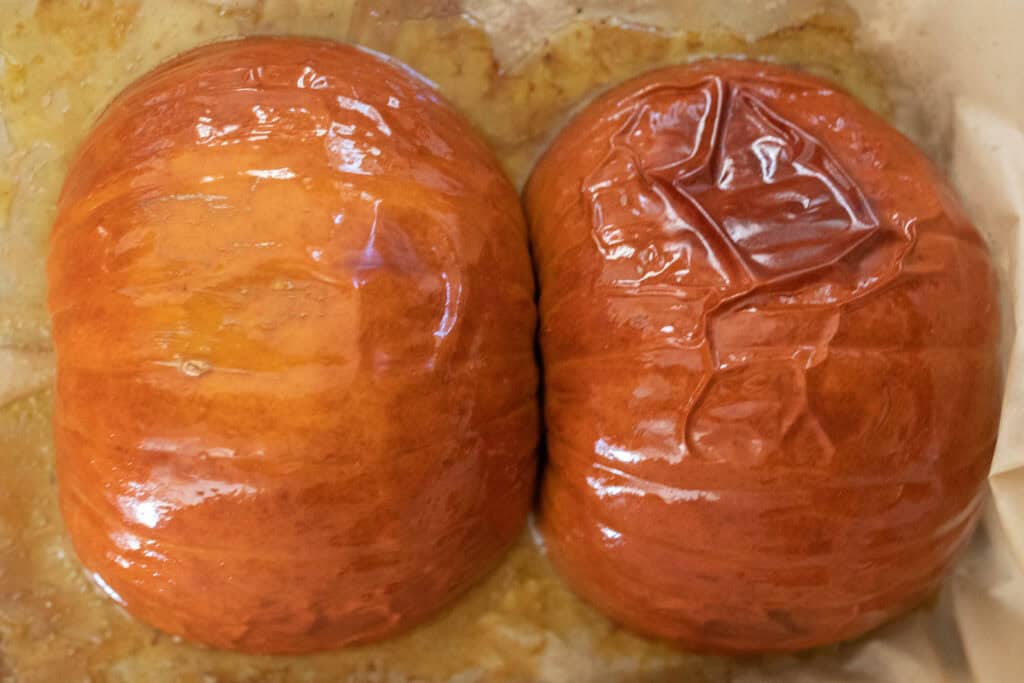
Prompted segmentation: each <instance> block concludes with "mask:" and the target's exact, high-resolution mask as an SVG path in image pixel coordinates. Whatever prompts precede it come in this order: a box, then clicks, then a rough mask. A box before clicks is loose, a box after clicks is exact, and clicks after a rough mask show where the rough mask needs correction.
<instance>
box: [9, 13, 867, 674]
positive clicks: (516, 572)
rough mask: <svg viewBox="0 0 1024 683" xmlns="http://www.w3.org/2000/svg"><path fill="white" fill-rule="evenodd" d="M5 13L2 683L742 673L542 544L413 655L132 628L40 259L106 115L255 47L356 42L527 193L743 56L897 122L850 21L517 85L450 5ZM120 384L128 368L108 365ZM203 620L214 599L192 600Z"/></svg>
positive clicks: (562, 55) (587, 38)
mask: <svg viewBox="0 0 1024 683" xmlns="http://www.w3.org/2000/svg"><path fill="white" fill-rule="evenodd" d="M434 4H436V5H437V6H438V7H437V8H436V9H434V10H432V11H430V12H427V11H425V10H424V9H423V7H422V4H421V3H414V2H402V1H401V0H396V1H394V2H376V3H370V2H366V3H361V2H352V1H345V0H334V1H330V0H302V1H301V2H285V0H262V1H261V0H255V1H252V0H234V1H232V2H222V3H219V4H218V3H215V2H200V1H199V0H195V1H191V2H185V1H182V2H173V3H172V2H165V1H163V0H92V1H89V0H75V1H74V2H63V1H59V0H38V2H33V1H32V0H26V1H21V0H6V2H5V3H4V5H3V8H2V9H0V235H2V237H0V373H3V372H6V370H4V368H10V373H9V374H10V378H0V490H2V493H0V681H6V680H16V681H25V682H29V681H67V682H69V683H70V682H72V681H76V682H77V681H131V682H142V681H182V682H188V681H196V682H202V683H213V682H216V681H278V682H284V681H368V682H369V681H388V682H391V681H407V680H409V681H442V680H453V681H460V682H462V683H468V682H470V681H538V680H539V681H629V680H635V681H661V680H663V681H682V680H685V681H718V680H725V679H727V678H728V676H729V670H730V668H731V666H732V665H731V664H730V663H729V662H728V661H726V660H723V659H719V658H713V657H699V656H695V655H690V654H686V653H682V652H679V651H676V650H673V649H671V648H669V647H667V646H665V645H662V644H659V643H656V642H653V641H649V640H646V639H643V638H640V637H637V636H634V635H631V634H630V633H628V632H625V631H623V630H621V629H620V628H618V627H616V626H615V625H613V624H612V623H610V622H609V621H608V620H606V619H605V618H603V617H602V616H600V615H599V614H598V613H597V612H595V611H594V610H593V609H592V608H590V607H589V606H588V605H586V604H585V603H583V602H582V601H581V600H579V599H578V598H577V597H575V596H574V595H573V594H572V593H571V592H570V591H569V590H568V588H567V587H566V586H565V585H564V584H563V583H562V582H561V581H560V580H559V578H558V577H557V576H556V575H555V574H554V573H553V571H552V570H551V568H550V567H549V566H548V564H547V562H546V560H545V559H544V558H543V555H542V554H541V552H540V551H539V550H538V548H537V547H536V545H535V544H534V541H533V538H532V536H531V535H530V534H529V533H524V535H523V537H522V539H521V541H520V543H519V544H518V545H517V546H516V547H515V548H514V549H513V551H512V552H511V553H510V554H509V556H508V558H507V560H506V561H505V562H504V564H503V565H502V566H501V567H500V568H499V569H498V570H497V571H495V572H494V573H493V574H491V575H490V576H489V577H488V578H487V579H486V580H485V581H484V582H482V583H481V584H480V585H479V586H477V587H476V588H475V589H474V590H472V591H471V592H470V593H469V594H468V595H467V596H466V597H464V598H463V599H461V600H460V601H458V603H457V604H455V605H454V606H453V607H452V608H451V609H449V610H447V611H446V612H445V613H444V614H442V615H441V616H439V617H437V618H435V619H434V620H432V621H431V622H429V623H427V624H426V625H424V626H422V627H419V628H417V629H415V630H414V631H412V632H410V633H407V634H405V635H403V636H400V637H398V638H395V639H393V640H389V641H386V642H382V643H379V644H376V645H372V646H366V647H359V648H355V649H350V650H346V651H341V652H336V653H328V654H322V655H316V656H306V657H256V656H246V655H238V654H233V653H225V652H215V651H211V650H206V649H203V648H200V647H197V646H194V645H191V644H188V643H185V642H181V641H178V640H175V639H173V638H170V637H168V636H165V635H163V634H161V633H159V632H157V631H155V630H153V629H151V628H149V627H147V626H145V625H143V624H141V623H138V622H136V621H134V620H132V619H131V618H130V617H128V616H127V615H126V614H124V613H123V612H122V611H120V610H119V609H118V608H117V607H116V606H115V604H114V603H113V602H112V601H110V600H109V599H108V598H106V597H105V596H104V595H103V594H101V593H100V592H99V591H98V590H97V589H96V588H95V587H94V586H93V585H92V583H91V582H90V581H88V580H87V579H86V578H85V576H84V575H83V574H82V572H81V571H80V568H79V566H78V565H77V562H76V560H75V558H74V555H73V553H72V552H71V550H70V547H69V545H68V544H67V542H66V540H65V538H64V536H63V532H62V524H61V520H60V516H59V513H58V511H57V506H56V490H55V478H54V471H53V447H52V442H51V436H50V415H51V407H52V401H53V394H52V392H51V390H50V389H49V384H50V378H51V369H50V365H51V363H50V356H49V353H50V351H49V349H50V346H51V345H50V340H49V333H48V322H47V314H46V310H45V305H44V297H45V280H44V269H43V263H44V259H45V253H46V238H47V234H48V232H49V229H50V224H51V222H52V220H53V213H54V205H55V201H56V197H57V193H58V192H59V190H60V185H61V183H62V181H63V176H64V172H65V168H66V166H67V163H68V161H69V159H70V155H71V154H73V152H74V150H75V147H76V145H77V144H78V143H79V141H80V140H81V139H82V138H83V137H84V136H85V134H86V132H87V131H88V130H89V127H90V126H91V125H92V122H93V121H94V120H95V118H96V117H97V115H98V114H99V112H100V111H101V110H102V108H103V107H104V106H105V104H106V103H107V102H108V101H109V100H110V99H111V98H112V97H113V96H114V95H116V94H117V92H119V91H120V90H121V89H122V88H123V87H124V86H125V85H127V84H128V83H129V82H131V81H132V80H133V79H135V78H137V77H138V76H140V75H141V74H143V73H145V72H146V71H147V70H148V69H150V68H152V67H154V66H155V65H156V64H158V63H160V62H161V61H163V60H165V59H167V58H169V57H170V56H172V55H174V54H176V53H179V52H181V51H183V50H186V49H188V48H191V47H194V46H196V45H199V44H202V43H207V42H211V41H215V40H218V39H223V38H227V37H232V36H238V35H242V34H249V33H275V34H283V33H297V34H308V35H318V36H323V37H330V38H335V39H338V40H346V41H354V42H358V43H362V44H364V45H367V46H368V47H371V48H374V49H377V50H380V51H382V52H385V53H388V54H391V55H393V56H395V57H397V58H398V59H400V60H402V61H404V62H406V63H408V64H409V65H410V66H412V67H413V68H414V69H416V70H418V71H420V72H421V73H423V74H424V75H426V76H427V77H428V78H430V79H432V80H433V81H434V82H435V83H436V84H437V85H438V87H439V88H440V90H441V91H442V92H443V93H444V94H445V95H446V96H447V97H448V98H449V99H450V100H451V101H452V102H454V104H455V105H456V106H457V107H458V108H459V109H461V110H462V111H463V112H464V113H465V114H466V115H467V116H468V117H469V118H470V119H471V120H472V121H473V123H474V124H475V125H476V126H477V127H478V128H479V129H480V130H481V131H482V132H483V134H484V135H485V136H486V138H487V139H488V140H489V141H490V143H491V144H492V145H493V147H494V149H495V150H496V151H497V152H498V154H499V155H500V157H501V159H502V161H503V162H504V164H505V167H506V169H507V170H508V172H509V174H510V175H511V176H512V177H513V178H514V179H515V180H516V182H517V183H521V182H522V181H523V180H524V179H525V177H526V175H527V174H528V173H529V170H530V167H531V165H532V164H533V161H534V160H535V159H536V157H537V155H538V154H539V152H540V151H541V150H542V148H543V145H544V143H545V141H546V140H547V139H548V138H549V137H550V136H551V135H553V134H554V133H555V132H557V129H558V128H559V126H560V125H561V124H562V122H564V120H565V119H566V117H567V115H569V114H570V113H571V112H572V111H573V110H574V109H575V108H576V107H578V106H579V105H580V103H581V102H583V101H585V100H586V99H587V98H588V97H590V96H592V95H593V94H595V93H596V92H599V91H600V90H602V89H604V88H606V87H608V86H609V85H611V84H613V83H615V82H618V81H621V80H623V79H625V78H628V77H630V76H632V75H635V74H637V73H640V72H642V71H645V70H647V69H649V68H652V67H654V66H658V65H663V64H668V63H677V62H681V61H687V60H690V59H693V58H696V57H699V56H702V55H712V54H745V55H751V56H757V57H763V58H769V59H774V60H777V61H781V62H784V63H790V64H797V65H799V66H801V67H803V68H806V69H808V70H811V71H813V72H816V73H818V74H820V75H824V76H826V77H828V78H831V79H833V80H835V81H837V82H839V83H840V84H841V85H843V86H844V87H845V88H846V89H847V90H849V91H851V92H853V93H854V94H856V95H858V96H859V97H860V98H861V99H863V100H864V101H865V102H867V103H868V105H869V106H871V107H873V108H875V109H877V110H880V111H882V112H883V113H885V112H886V110H887V107H886V100H885V97H884V92H883V89H882V86H881V84H880V81H879V79H878V77H877V75H876V74H875V72H874V71H873V69H872V66H871V64H870V62H869V61H868V60H867V59H865V58H864V57H863V56H861V55H860V54H859V53H858V52H857V50H856V49H855V47H854V42H853V38H852V35H853V30H854V28H855V26H854V24H853V20H852V19H851V16H850V15H849V14H847V13H843V12H840V13H832V14H822V15H816V16H814V17H812V18H810V19H808V20H806V21H804V22H803V23H800V24H799V25H792V26H789V27H787V28H784V29H781V30H778V31H776V32H773V33H768V34H767V35H763V36H762V37H760V38H759V39H757V40H755V41H753V42H748V41H747V40H746V39H744V38H742V37H740V36H737V35H733V34H730V33H728V32H725V31H722V30H717V31H716V30H701V31H693V30H686V29H685V28H679V29H676V30H655V29H651V28H646V27H641V26H632V25H628V24H623V23H618V22H613V21H607V20H593V19H590V18H588V17H587V16H586V14H585V13H581V14H580V16H579V18H577V19H575V20H572V21H570V22H569V23H568V25H567V26H566V27H565V28H564V29H562V30H561V31H559V32H558V33H556V34H553V35H552V36H551V37H549V38H548V39H547V40H545V41H544V42H543V44H541V45H540V47H539V48H538V49H537V50H534V51H533V52H532V53H531V54H530V55H529V56H528V57H526V58H525V59H524V60H522V61H519V62H517V63H516V64H514V65H512V66H509V65H504V66H503V65H502V63H500V62H499V61H498V59H497V58H496V56H495V53H494V51H493V50H492V45H491V42H490V39H489V37H488V35H487V33H485V31H483V30H482V29H481V27H480V26H479V25H478V24H477V23H475V22H474V21H473V20H471V19H469V18H467V17H465V16H463V15H461V14H459V13H458V12H457V11H456V9H457V8H453V4H454V3H444V2H441V3H434ZM111 362H112V363H113V362H116V359H111ZM197 599H202V596H197Z"/></svg>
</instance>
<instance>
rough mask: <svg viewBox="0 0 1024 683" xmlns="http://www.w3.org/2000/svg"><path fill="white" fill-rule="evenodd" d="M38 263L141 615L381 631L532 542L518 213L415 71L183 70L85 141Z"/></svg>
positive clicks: (529, 295) (311, 642)
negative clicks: (527, 526)
mask: <svg viewBox="0 0 1024 683" xmlns="http://www.w3.org/2000/svg"><path fill="white" fill-rule="evenodd" d="M48 268H49V281H50V288H51V289H50V308H51V311H52V316H53V332H54V340H55V344H56V348H57V355H58V380H57V414H56V418H55V423H56V424H55V430H56V444H57V459H58V462H57V465H58V474H59V486H60V501H61V506H62V510H63V514H64V518H65V521H66V524H67V528H68V531H69V533H70V535H71V539H72V541H73V543H74V547H75V549H76V551H77V553H78V555H79V557H80V558H81V560H82V562H83V563H84V565H85V566H86V568H87V569H88V570H89V571H90V572H92V573H93V574H94V575H95V576H96V577H97V579H98V580H99V581H100V583H101V584H102V585H104V586H105V587H106V588H107V590H108V592H109V593H111V594H112V595H113V596H115V597H116V598H117V599H118V600H119V601H120V602H121V603H122V604H123V605H124V606H125V607H126V608H127V609H128V611H129V612H131V613H132V614H134V615H136V616H137V617H139V618H140V619H142V620H144V621H146V622H149V623H150V624H153V625H155V626H157V627H159V628H161V629H163V630H165V631H168V632H170V633H173V634H179V635H181V636H184V637H185V638H188V639H191V640H194V641H198V642H201V643H206V644H209V645H211V646H214V647H218V648H228V649H236V650H242V651H248V652H257V653H297V652H308V651H314V650H321V649H325V648H333V647H338V646H342V645H346V644H349V643H355V642H362V641H368V640H373V639H377V638H381V637H383V636H386V635H388V634H391V633H394V632H396V631H399V630H400V629H403V628H406V627H408V626H410V625H413V624H415V623H417V622H420V621H422V620H423V619H425V618H426V617H427V616H428V615H430V614H432V613H433V612H435V611H437V610H438V609H439V608H440V607H442V606H443V605H445V604H446V603H449V602H450V601H451V600H452V599H453V597H454V596H455V595H456V594H457V593H459V592H460V591H462V590H464V589H465V588H467V587H468V586H469V585H470V584H472V583H473V582H474V581H475V580H477V579H478V578H479V577H481V575H483V574H484V573H485V572H486V571H488V569H489V568H491V567H492V566H493V565H494V564H495V563H496V562H497V561H498V559H499V558H500V556H501V555H502V553H503V551H504V550H505V549H506V548H507V547H508V546H509V544H510V543H511V542H512V541H513V540H514V538H515V537H516V535H517V533H518V532H519V530H520V529H521V527H522V524H523V523H524V520H525V517H526V514H527V511H528V508H529V506H530V501H531V488H532V485H533V480H534V469H535V448H536V441H537V437H538V409H537V406H536V383H537V371H536V368H535V362H534V357H533V333H534V328H535V311H534V304H533V276H532V272H531V267H530V262H529V254H528V247H527V241H526V228H525V225H524V222H523V218H522V212H521V209H520V207H519V203H518V198H517V195H516V192H515V189H514V188H513V187H512V185H511V184H510V183H509V181H508V180H507V179H506V177H505V176H504V175H503V173H502V171H501V170H500V168H499V166H498V164H497V162H496V161H495V159H494V158H493V156H492V155H491V153H490V152H489V151H488V149H487V148H486V147H485V145H484V144H483V143H482V142H481V140H480V139H479V138H478V137H477V135H476V134H475V133H474V131H473V130H472V129H471V127H470V125H469V124H468V123H467V122H466V121H465V120H464V119H463V118H462V117H461V116H459V115H458V114H457V113H456V112H454V111H453V110H452V108H451V107H450V106H449V105H448V104H447V103H445V102H444V101H442V100H441V98H440V97H439V95H438V94H437V93H436V92H435V91H434V90H433V89H432V88H431V87H430V86H429V85H428V84H426V83H425V82H424V81H422V80H421V79H420V78H418V77H417V76H415V75H414V74H412V73H411V72H408V71H407V70H405V69H404V68H402V67H399V66H396V65H395V64H393V63H390V62H388V61H385V60H384V59H382V58H379V57H377V56H374V55H373V54H370V53H368V52H366V51H362V50H359V49H356V48H353V47H348V46H342V45H337V44H333V43H329V42H322V41H315V40H304V39H284V38H278V39H273V38H261V39H248V40H240V41H234V42H228V43H222V44H217V45H213V46H208V47H204V48H200V49H198V50H195V51H193V52H190V53H188V54H186V55H183V56H181V57H179V58H177V59H175V60H173V61H171V62H169V63H167V64H164V65H163V66H161V67H159V68H157V69H156V70H155V71H153V72H152V73H150V74H148V75H147V76H145V77H144V78H143V79H142V80H140V81H138V82H137V83H135V84H134V85H132V86H131V87H129V88H128V89H127V90H126V91H125V92H124V93H122V94H121V95H120V96H119V97H118V98H117V99H116V100H115V101H114V103H113V104H112V105H111V106H110V107H109V109H108V110H107V111H106V113H105V114H104V115H103V117H102V119H101V120H100V121H99V123H98V124H97V126H96V127H95V129H94V130H93V131H92V133H91V134H90V136H89V137H88V139H87V140H86V141H85V143H84V145H83V146H82V148H81V150H80V153H79V155H78V157H77V159H76V160H75V161H74V163H73V164H72V166H71V169H70V171H69V174H68V178H67V182H66V184H65V187H64V191H63V194H62V196H61V198H60V206H59V216H58V219H57V221H56V225H55V227H54V230H53V234H52V247H51V254H50V258H49V263H48Z"/></svg>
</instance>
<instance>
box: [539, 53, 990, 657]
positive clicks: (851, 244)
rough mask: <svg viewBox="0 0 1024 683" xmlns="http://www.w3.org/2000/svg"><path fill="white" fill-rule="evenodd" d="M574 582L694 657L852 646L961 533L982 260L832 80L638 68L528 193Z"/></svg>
mask: <svg viewBox="0 0 1024 683" xmlns="http://www.w3.org/2000/svg"><path fill="white" fill-rule="evenodd" d="M526 202H527V210H528V215H529V218H530V221H531V232H532V237H533V248H534V252H535V255H536V258H537V269H538V275H539V279H540V287H541V342H542V351H543V367H544V376H545V387H546V391H545V396H546V398H545V401H546V406H545V411H546V425H547V429H548V443H549V450H550V461H549V462H550V465H549V471H548V473H547V475H546V477H545V482H544V491H543V495H542V510H541V514H542V527H543V529H544V533H545V536H546V538H547V543H548V547H549V549H550V552H551V555H552V558H553V560H554V561H555V563H556V566H558V567H559V568H560V569H561V570H562V571H563V573H564V574H565V575H566V576H567V577H568V578H569V580H570V582H571V583H572V584H573V585H574V587H575V588H576V589H577V590H578V591H579V592H580V593H582V594H583V595H584V596H585V597H587V598H589V599H590V600H591V601H593V602H594V603H595V604H597V605H598V606H599V607H601V608H602V609H604V610H605V611H606V612H607V613H609V614H610V615H611V616H613V617H615V618H617V619H619V620H620V621H622V622H624V623H626V624H627V625H629V626H632V627H634V628H636V629H637V630H640V631H641V632H644V633H648V634H653V635H657V636H661V637H665V638H669V639H673V640H677V641H680V642H682V643H684V644H686V645H688V646H693V647H697V648H700V649H710V650H722V651H740V652H750V651H770V650H793V649H800V648H804V647H810V646H813V645H819V644H823V643H828V642H834V641H838V640H842V639H846V638H850V637H854V636H856V635H859V634H860V633H863V632H864V631H866V630H868V629H870V628H872V627H874V626H877V625H878V624H880V623H882V622H883V621H885V620H887V619H889V618H891V617H893V616H896V615H897V614H899V613H902V612H903V611H905V610H906V609H908V608H909V607H911V606H912V605H914V604H916V603H917V602H920V600H922V599H923V598H924V597H925V596H926V595H928V594H929V593H930V592H931V591H932V590H934V589H935V587H936V586H937V585H938V582H939V579H940V578H941V575H942V573H943V571H944V569H945V568H946V567H947V566H948V563H949V561H950V559H951V557H952V556H953V554H954V553H955V552H956V551H957V550H958V549H959V548H960V547H961V545H962V543H963V542H964V540H965V539H966V538H967V535H968V533H969V532H970V530H971V529H972V528H973V525H974V522H975V521H976V518H977V513H978V511H979V509H980V500H981V498H980V493H981V486H982V482H983V480H984V477H985V474H986V473H987V471H988V465H989V462H990V460H991V455H992V448H993V445H994V440H995V433H996V425H997V420H998V414H999V408H998V405H999V404H998V398H999V395H1000V379H999V370H998V359H997V344H998V338H999V329H998V313H997V303H996V289H995V284H994V274H993V271H992V267H991V264H990V261H989V256H988V253H987V250H986V248H985V245H984V243H983V242H982V240H981V238H980V236H979V235H978V233H977V232H976V231H975V230H974V228H973V227H972V226H971V225H970V224H969V223H968V222H967V220H966V219H965V218H964V216H963V214H962V212H961V210H960V209H959V207H958V206H957V203H956V200H955V199H954V198H953V197H952V195H951V193H950V191H949V190H948V188H947V186H946V185H945V182H944V181H943V180H941V179H940V178H939V177H938V176H937V174H936V172H935V171H934V170H933V169H932V167H931V166H930V164H929V163H928V162H927V160H926V159H925V158H924V156H923V155H922V154H921V153H920V152H919V151H917V150H916V149H915V148H914V147H913V145H912V144H911V143H910V142H909V141H907V140H906V139H905V138H903V137H902V136H900V135H899V134H898V133H896V132H895V131H894V130H893V129H891V128H889V127H888V125H887V124H885V123H884V122H883V121H882V120H881V119H879V118H878V117H876V116H875V115H874V114H872V113H870V112H869V111H868V110H867V109H865V108H864V107H863V106H861V105H859V104H858V103H857V102H856V101H855V100H854V99H853V98H851V97H850V96H848V95H846V94H845V93H842V92H839V91H837V90H835V89H834V87H832V86H829V85H827V84H826V83H824V82H823V81H819V80H817V79H815V78H812V77H809V76H805V75H802V74H799V73H797V72H794V71H790V70H786V69H783V68H780V67H775V66H770V65H763V64H757V63H753V62H733V61H712V62H703V63H701V62H698V63H696V64H695V65H692V66H690V67H679V68H670V69H665V70H661V71H656V72H653V73H651V74H649V75H646V76H642V77H640V78H638V79H635V80H634V81H631V82H629V83H626V84H624V85H622V86H619V87H617V88H615V89H613V90H612V91H611V92H610V93H607V94H605V95H604V96H602V97H601V98H599V99H598V100H597V101H596V102H595V103H593V104H591V105H590V106H589V107H587V108H586V109H585V110H584V111H583V112H582V113H581V114H580V115H579V117H578V118H577V119H576V120H574V121H573V122H571V123H570V124H569V126H568V127H567V128H566V129H565V130H564V131H563V132H562V133H561V135H560V136H559V137H558V138H557V139H556V140H555V142H554V143H553V145H552V147H551V148H550V149H549V150H548V152H547V153H546V155H545V156H544V157H543V158H542V159H541V161H540V162H539V164H538V166H537V168H536V169H535V171H534V173H533V176H532V177H531V179H530V181H529V183H528V186H527V190H526Z"/></svg>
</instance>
